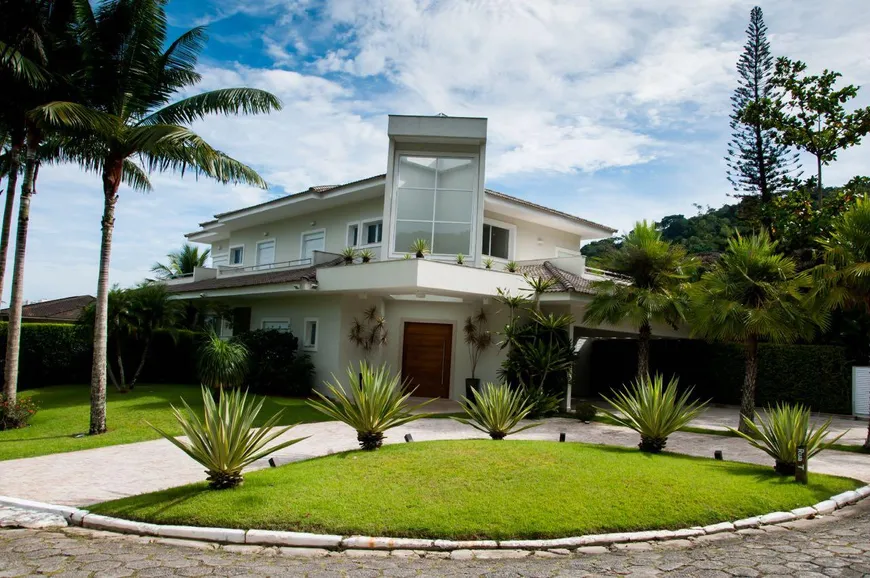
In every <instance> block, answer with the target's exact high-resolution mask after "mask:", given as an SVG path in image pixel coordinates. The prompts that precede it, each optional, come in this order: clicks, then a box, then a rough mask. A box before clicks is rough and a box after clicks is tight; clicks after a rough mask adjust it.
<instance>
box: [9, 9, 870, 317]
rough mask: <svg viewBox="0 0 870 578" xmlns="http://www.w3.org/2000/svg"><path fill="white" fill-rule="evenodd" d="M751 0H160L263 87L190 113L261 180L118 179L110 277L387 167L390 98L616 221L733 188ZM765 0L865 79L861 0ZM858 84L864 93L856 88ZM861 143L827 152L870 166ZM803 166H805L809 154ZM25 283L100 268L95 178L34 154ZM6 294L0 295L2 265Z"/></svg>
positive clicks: (215, 82) (236, 78)
mask: <svg viewBox="0 0 870 578" xmlns="http://www.w3.org/2000/svg"><path fill="white" fill-rule="evenodd" d="M752 6H753V3H752V2H744V1H740V0H658V1H657V2H645V1H641V0H608V2H599V1H593V0H586V1H582V0H465V1H459V0H456V1H448V0H431V1H422V0H369V1H366V2H362V1H358V0H222V1H215V0H170V2H169V5H168V13H169V17H170V22H171V24H172V27H173V28H172V32H173V33H174V34H176V35H177V34H180V33H181V32H183V31H184V30H186V29H188V28H190V27H192V26H195V25H207V26H208V32H209V36H210V41H209V43H208V46H207V49H206V51H205V54H204V57H203V59H202V62H201V64H202V73H203V82H202V85H201V86H200V87H198V88H200V89H202V90H207V89H212V88H218V87H226V86H233V85H247V86H256V87H260V88H265V89H268V90H271V91H273V92H274V93H276V94H278V95H279V96H280V97H281V98H282V100H283V101H284V104H285V108H284V110H283V111H282V112H280V113H277V114H273V115H270V116H269V117H250V118H231V119H221V118H215V119H209V120H207V121H204V122H200V123H198V124H197V125H196V126H195V128H196V130H198V131H199V132H200V133H201V134H202V135H203V136H205V137H206V138H207V139H209V140H210V142H212V143H213V144H215V145H216V146H218V147H219V148H221V149H222V150H224V151H226V152H228V153H229V154H231V155H233V156H235V157H236V158H239V159H240V160H243V161H245V162H247V163H249V164H251V165H252V166H254V167H256V168H257V169H258V170H259V171H260V172H261V174H262V175H263V176H264V177H265V178H266V179H267V180H268V181H269V183H270V189H269V190H268V191H259V190H254V189H250V188H247V187H224V186H220V185H217V184H214V183H210V182H207V181H196V180H194V179H192V178H190V177H185V178H183V179H182V178H180V177H178V176H176V175H170V174H168V175H155V176H154V177H153V181H154V185H155V190H154V191H153V192H152V193H150V194H148V195H141V194H138V193H133V192H131V191H128V190H122V191H121V198H120V201H119V204H118V216H117V221H116V231H115V247H114V252H113V257H112V271H111V281H112V282H113V283H119V284H121V285H123V286H127V285H131V284H133V283H135V282H137V281H139V280H141V279H142V278H144V277H145V276H146V275H147V274H148V269H149V267H150V265H151V264H152V263H153V262H154V261H156V260H159V259H161V258H163V256H164V255H165V254H166V253H167V252H168V251H170V250H172V249H175V248H177V247H178V246H180V245H181V243H182V242H183V241H184V239H183V237H182V235H183V233H186V232H189V231H192V230H195V229H196V226H197V223H199V222H201V221H205V220H207V219H208V218H210V216H211V215H213V214H214V213H217V212H221V211H225V210H228V209H233V208H239V207H242V206H245V205H247V204H251V203H254V202H259V201H262V200H265V199H266V198H269V197H273V196H279V195H282V194H286V193H288V192H296V191H299V190H302V189H305V188H307V187H308V186H310V185H313V184H327V183H340V182H347V181H352V180H356V179H359V178H363V177H366V176H369V175H372V174H376V173H380V172H383V171H384V168H385V166H386V154H387V150H386V145H387V140H386V134H385V133H386V115H387V114H389V113H397V114H436V113H439V112H443V113H445V114H448V115H451V116H485V117H488V118H489V145H488V157H487V184H488V186H489V187H491V188H494V189H498V190H502V191H504V192H507V193H510V194H514V195H517V196H520V197H524V198H527V199H529V200H532V201H535V202H539V203H543V204H547V205H549V206H552V207H555V208H558V209H561V210H564V211H568V212H571V213H574V214H577V215H580V216H582V217H585V218H588V219H592V220H594V221H598V222H601V223H605V224H608V225H611V226H614V227H616V228H619V229H620V230H625V229H627V228H629V227H630V226H631V225H632V224H633V222H634V221H635V220H638V219H644V218H646V219H659V218H661V217H662V216H664V215H668V214H673V213H683V214H693V213H694V212H695V208H694V207H693V204H696V203H697V204H701V205H710V206H714V207H716V206H719V205H721V204H722V203H723V202H726V201H727V200H728V194H729V193H730V192H731V190H730V187H729V185H728V182H727V180H726V178H725V170H724V167H725V165H724V161H723V160H722V157H723V154H724V152H725V147H726V143H727V141H728V139H729V130H728V114H729V111H730V100H729V98H730V95H731V92H732V90H733V88H734V83H735V78H736V75H735V72H734V63H735V61H736V59H737V57H738V55H739V52H740V50H741V47H742V45H743V42H744V29H745V27H746V22H747V19H748V15H749V10H750V9H751V8H752ZM818 6H819V4H818V3H817V2H815V1H814V0H777V1H770V2H766V3H764V4H763V5H762V8H763V9H764V11H765V19H766V21H767V24H768V27H769V29H770V35H769V37H770V40H771V43H772V45H773V51H774V53H775V54H777V55H788V56H790V57H792V58H797V59H801V60H804V61H806V62H807V63H808V65H809V68H810V70H812V71H820V70H821V69H822V68H831V69H834V70H838V71H840V72H842V73H843V75H844V81H845V82H848V83H852V84H859V85H860V84H868V80H870V58H868V52H867V47H866V46H867V45H866V29H865V26H866V22H868V21H870V3H867V2H862V1H859V0H829V1H828V2H825V3H824V8H823V9H821V8H819V7H818ZM856 104H860V105H864V106H866V105H868V104H870V88H867V89H865V90H864V91H862V95H861V97H860V98H859V100H858V101H856ZM868 161H870V145H864V146H862V147H858V148H855V149H852V150H849V151H847V152H845V153H842V154H841V156H840V160H839V161H838V162H837V163H836V164H834V165H832V166H831V167H829V168H828V169H827V170H826V173H825V178H826V182H828V183H831V184H835V183H841V182H844V181H846V180H848V179H849V178H850V177H851V176H854V175H857V174H865V175H866V174H870V166H868V164H870V163H868ZM805 164H806V166H808V167H809V166H811V164H810V163H809V162H806V163H805ZM37 190H38V194H37V195H36V197H35V198H34V201H33V205H32V218H31V236H30V240H29V243H28V258H27V273H26V281H25V297H26V298H27V299H29V300H38V299H46V298H54V297H61V296H66V295H73V294H82V293H91V294H93V293H94V291H95V288H96V271H97V264H98V256H99V239H100V232H99V225H100V214H101V211H102V198H101V193H100V185H99V180H98V179H97V177H96V176H94V175H89V174H83V173H81V172H80V171H79V170H78V169H77V168H75V167H71V166H61V167H47V168H45V169H43V170H42V171H41V173H40V180H39V183H38V187H37ZM3 299H4V302H5V300H7V299H8V283H7V290H6V294H5V295H4V296H3Z"/></svg>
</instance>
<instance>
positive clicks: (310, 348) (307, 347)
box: [302, 317, 320, 351]
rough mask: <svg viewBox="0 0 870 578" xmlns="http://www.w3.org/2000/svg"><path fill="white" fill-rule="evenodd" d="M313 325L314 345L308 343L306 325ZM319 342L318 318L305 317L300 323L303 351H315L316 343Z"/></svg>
mask: <svg viewBox="0 0 870 578" xmlns="http://www.w3.org/2000/svg"><path fill="white" fill-rule="evenodd" d="M309 323H313V324H314V343H309V342H308V324H309ZM318 341H320V318H318V317H306V318H305V320H304V321H303V322H302V349H304V350H305V351H317V343H318Z"/></svg>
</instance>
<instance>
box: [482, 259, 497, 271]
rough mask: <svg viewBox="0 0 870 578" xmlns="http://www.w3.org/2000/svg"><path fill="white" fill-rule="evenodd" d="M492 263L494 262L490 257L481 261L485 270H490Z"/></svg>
mask: <svg viewBox="0 0 870 578" xmlns="http://www.w3.org/2000/svg"><path fill="white" fill-rule="evenodd" d="M494 262H495V261H493V260H492V258H491V257H487V258H486V259H484V260H483V266H484V267H486V268H487V269H492V264H493V263H494Z"/></svg>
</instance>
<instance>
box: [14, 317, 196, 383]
mask: <svg viewBox="0 0 870 578" xmlns="http://www.w3.org/2000/svg"><path fill="white" fill-rule="evenodd" d="M200 336H201V334H199V333H195V332H193V331H179V330H175V331H172V332H170V331H166V330H157V331H155V332H154V337H153V341H152V344H151V350H150V353H149V355H148V357H147V359H146V361H145V366H144V368H143V370H142V377H141V379H140V381H143V382H146V383H179V384H181V383H191V384H193V383H197V378H196V371H195V366H196V365H195V364H196V358H195V355H194V354H195V351H196V348H197V344H198V341H199V339H200V338H201V337H200ZM92 347H93V345H92V342H91V337H90V332H89V331H88V330H87V328H85V327H83V326H80V325H73V324H67V323H25V324H24V325H22V326H21V360H20V363H19V367H20V377H19V384H20V386H19V389H22V390H23V389H35V388H38V387H45V386H47V385H60V384H72V383H87V382H88V381H89V380H90V374H91V358H92V355H93V350H92ZM5 350H6V323H0V351H5ZM138 355H139V352H138V351H135V352H132V353H131V354H130V359H129V360H128V361H129V363H133V361H134V360H135V361H138ZM2 363H3V360H2V359H0V365H2Z"/></svg>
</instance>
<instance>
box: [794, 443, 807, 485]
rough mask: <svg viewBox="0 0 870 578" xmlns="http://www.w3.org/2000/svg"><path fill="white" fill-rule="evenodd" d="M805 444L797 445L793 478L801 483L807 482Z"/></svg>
mask: <svg viewBox="0 0 870 578" xmlns="http://www.w3.org/2000/svg"><path fill="white" fill-rule="evenodd" d="M807 462H808V460H807V446H798V449H797V460H796V463H795V470H794V479H795V481H796V482H798V483H801V484H806V483H807Z"/></svg>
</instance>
